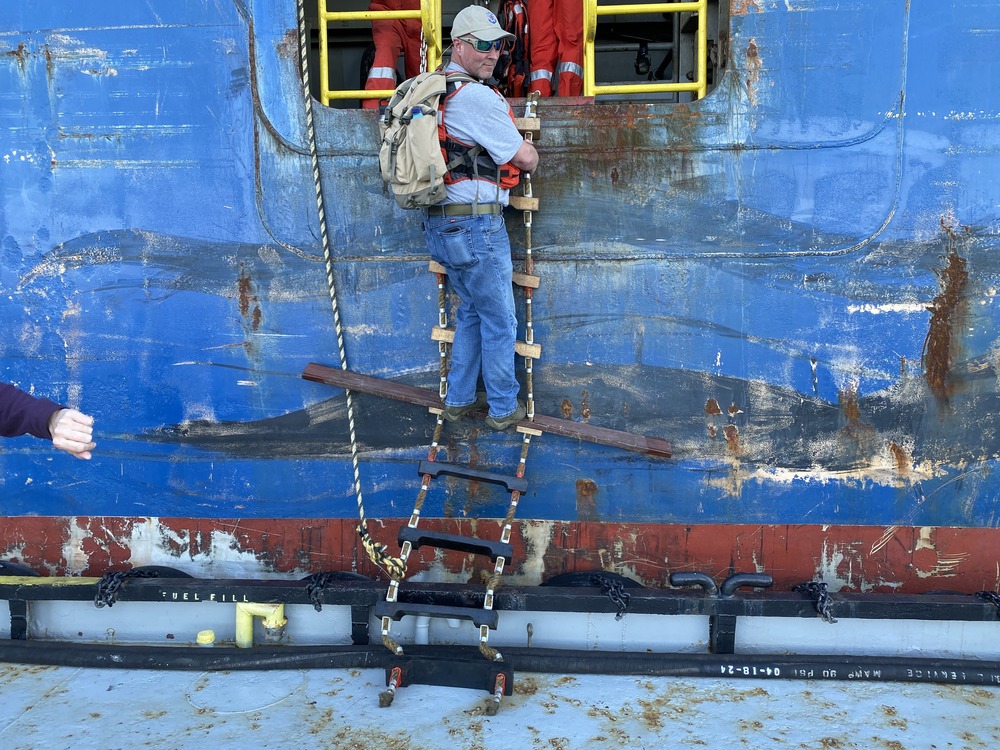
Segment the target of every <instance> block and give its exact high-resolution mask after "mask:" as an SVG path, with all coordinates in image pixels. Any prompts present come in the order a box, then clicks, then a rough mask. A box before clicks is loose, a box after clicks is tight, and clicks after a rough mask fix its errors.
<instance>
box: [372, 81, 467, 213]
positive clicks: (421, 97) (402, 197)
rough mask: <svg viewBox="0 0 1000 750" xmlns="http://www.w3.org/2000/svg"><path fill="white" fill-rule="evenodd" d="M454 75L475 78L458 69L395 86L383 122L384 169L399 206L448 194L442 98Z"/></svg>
mask: <svg viewBox="0 0 1000 750" xmlns="http://www.w3.org/2000/svg"><path fill="white" fill-rule="evenodd" d="M449 80H451V81H474V80H476V79H474V78H472V77H471V76H467V75H465V74H463V73H454V72H453V73H451V74H450V75H448V76H446V75H445V73H444V71H442V70H432V71H429V72H427V73H421V74H420V75H418V76H415V77H413V78H408V79H407V80H405V81H403V82H402V83H401V84H399V86H397V87H396V90H395V91H394V92H393V95H392V98H391V99H389V104H388V105H387V106H386V108H385V113H384V114H383V115H382V119H381V120H380V121H379V134H380V135H381V136H382V144H381V146H380V147H379V152H378V166H379V171H380V172H381V173H382V179H383V180H384V181H385V183H386V184H387V185H388V186H389V190H390V191H392V195H393V197H394V198H395V199H396V203H397V204H398V205H399V207H400V208H407V209H410V208H427V207H428V206H434V205H437V204H438V203H440V202H441V201H443V200H444V199H445V197H446V195H447V193H446V190H445V185H444V176H445V173H446V172H447V165H446V164H445V161H444V155H443V153H442V151H441V141H440V137H439V135H438V121H439V118H438V103H439V102H440V101H441V97H443V96H444V95H445V92H446V91H447V87H448V81H449Z"/></svg>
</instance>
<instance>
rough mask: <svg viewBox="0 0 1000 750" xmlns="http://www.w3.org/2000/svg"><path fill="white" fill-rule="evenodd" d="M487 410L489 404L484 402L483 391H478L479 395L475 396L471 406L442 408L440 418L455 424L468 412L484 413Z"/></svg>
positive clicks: (484, 395)
mask: <svg viewBox="0 0 1000 750" xmlns="http://www.w3.org/2000/svg"><path fill="white" fill-rule="evenodd" d="M488 408H489V403H488V402H487V401H486V394H485V393H484V392H483V391H479V393H477V394H476V400H475V401H473V402H472V403H471V404H466V405H465V406H446V407H444V409H442V410H441V417H442V418H443V419H446V420H447V421H449V422H457V421H458V420H459V419H461V418H462V417H464V416H465V415H466V414H468V413H469V412H470V411H486V409H488Z"/></svg>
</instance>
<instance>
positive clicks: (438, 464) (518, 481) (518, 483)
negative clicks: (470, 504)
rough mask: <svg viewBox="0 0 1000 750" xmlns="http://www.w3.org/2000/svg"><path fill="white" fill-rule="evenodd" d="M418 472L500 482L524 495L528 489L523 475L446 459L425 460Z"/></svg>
mask: <svg viewBox="0 0 1000 750" xmlns="http://www.w3.org/2000/svg"><path fill="white" fill-rule="evenodd" d="M417 473H419V474H420V475H424V474H429V475H430V476H432V477H435V478H437V477H438V476H440V475H441V474H447V475H449V476H452V477H461V478H463V479H478V480H479V481H480V482H489V483H490V484H499V485H500V486H501V487H503V488H504V489H505V490H507V492H520V493H521V494H522V495H523V494H524V493H525V492H527V491H528V480H527V479H524V478H523V477H511V476H507V475H505V474H495V473H493V472H492V471H483V470H481V469H473V468H471V467H469V466H464V465H462V464H450V463H447V462H446V461H428V460H426V459H425V460H423V461H421V462H420V464H419V465H418V466H417Z"/></svg>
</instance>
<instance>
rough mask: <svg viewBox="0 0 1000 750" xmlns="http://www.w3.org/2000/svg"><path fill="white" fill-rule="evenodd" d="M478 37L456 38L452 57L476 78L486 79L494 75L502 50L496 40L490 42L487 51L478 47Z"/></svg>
mask: <svg viewBox="0 0 1000 750" xmlns="http://www.w3.org/2000/svg"><path fill="white" fill-rule="evenodd" d="M476 41H477V40H476V38H475V37H468V38H462V39H456V40H455V41H454V50H453V51H452V53H451V54H452V57H453V58H454V59H455V61H456V62H457V63H458V64H459V65H461V66H462V67H463V68H465V69H466V70H467V71H469V73H471V74H472V75H474V76H475V77H476V78H478V79H480V80H483V81H485V80H486V79H487V78H489V77H490V76H491V75H493V69H494V68H495V67H496V65H497V60H499V59H500V50H499V49H498V48H497V44H496V42H490V48H489V49H488V50H487V51H486V52H480V51H479V50H477V49H476Z"/></svg>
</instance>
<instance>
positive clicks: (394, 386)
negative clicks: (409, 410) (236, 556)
mask: <svg viewBox="0 0 1000 750" xmlns="http://www.w3.org/2000/svg"><path fill="white" fill-rule="evenodd" d="M302 377H303V378H304V379H305V380H311V381H313V382H315V383H326V384H327V385H333V386H336V387H338V388H346V389H347V390H351V391H360V392H362V393H370V394H372V395H375V396H381V397H383V398H391V399H394V400H396V401H406V402H407V403H411V404H418V405H420V406H426V407H427V408H431V407H435V408H438V409H440V408H441V398H440V397H439V396H438V394H437V391H432V390H429V389H427V388H418V387H416V386H412V385H406V384H404V383H397V382H395V381H392V380H383V379H382V378H375V377H372V376H371V375H362V374H360V373H357V372H351V371H350V370H343V369H340V368H336V367H327V366H325V365H320V364H316V363H315V362H310V363H309V364H308V365H306V368H305V370H303V371H302ZM472 413H473V414H475V413H477V412H472ZM517 425H518V426H519V427H526V428H529V429H536V430H541V431H543V432H549V433H552V434H553V435H562V436H563V437H570V438H577V439H578V440H584V441H586V442H589V443H598V444H600V445H608V446H611V447H612V448H621V449H623V450H628V451H634V452H636V453H644V454H646V455H649V456H659V457H661V458H670V455H671V448H670V443H668V442H667V441H666V440H662V439H660V438H652V437H645V436H643V435H634V434H632V433H631V432H622V431H621V430H612V429H609V428H607V427H597V426H595V425H592V424H585V423H583V422H575V421H573V420H569V419H557V418H556V417H548V416H545V415H544V414H536V415H535V419H534V420H533V421H529V420H527V419H525V420H522V421H520V422H518V423H517Z"/></svg>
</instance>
